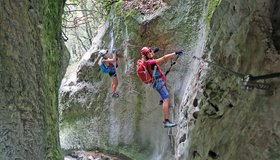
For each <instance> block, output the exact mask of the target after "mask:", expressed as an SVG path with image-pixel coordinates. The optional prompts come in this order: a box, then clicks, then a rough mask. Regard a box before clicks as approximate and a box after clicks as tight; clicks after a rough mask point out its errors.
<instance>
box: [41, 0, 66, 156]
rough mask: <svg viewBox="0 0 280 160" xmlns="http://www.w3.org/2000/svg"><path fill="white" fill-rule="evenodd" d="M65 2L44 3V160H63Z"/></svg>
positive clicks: (59, 0) (42, 38) (45, 0)
mask: <svg viewBox="0 0 280 160" xmlns="http://www.w3.org/2000/svg"><path fill="white" fill-rule="evenodd" d="M63 5H64V1H63V0H57V1H48V0H44V1H43V7H44V8H43V20H42V22H43V28H42V37H41V40H42V44H43V52H44V55H43V66H44V76H45V77H44V80H45V82H44V83H45V88H43V90H44V93H45V97H46V101H45V104H44V105H45V106H46V108H45V121H46V139H47V147H46V148H47V155H46V157H44V159H51V160H56V159H62V155H61V153H60V149H59V148H60V147H59V146H60V145H59V140H58V130H59V129H58V88H59V86H58V85H59V81H60V80H59V77H60V76H59V74H60V72H59V69H60V65H61V61H62V58H61V57H62V54H61V48H62V47H61V44H60V42H61V36H60V30H61V15H62V12H63Z"/></svg>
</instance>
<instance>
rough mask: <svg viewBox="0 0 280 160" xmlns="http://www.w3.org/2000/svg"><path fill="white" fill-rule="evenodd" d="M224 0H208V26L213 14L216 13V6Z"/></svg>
mask: <svg viewBox="0 0 280 160" xmlns="http://www.w3.org/2000/svg"><path fill="white" fill-rule="evenodd" d="M221 1H222V0H209V1H208V12H207V15H206V24H207V26H210V21H211V18H212V15H213V13H214V11H215V10H216V8H217V7H218V6H219V5H220V3H221Z"/></svg>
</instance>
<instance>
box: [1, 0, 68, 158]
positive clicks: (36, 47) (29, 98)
mask: <svg viewBox="0 0 280 160" xmlns="http://www.w3.org/2000/svg"><path fill="white" fill-rule="evenodd" d="M63 4H64V1H63V0H57V1H52V2H51V1H47V0H44V1H40V2H39V1H31V0H29V1H25V0H24V1H20V0H16V1H10V0H1V1H0V41H1V43H0V81H1V83H0V88H1V89H0V121H1V125H0V159H1V160H14V159H24V160H27V159H28V160H39V159H53V160H55V159H62V156H61V154H60V145H59V139H58V112H57V110H58V109H57V106H58V86H59V85H60V81H61V78H62V76H63V75H64V71H63V70H65V67H66V66H67V54H68V53H67V52H66V51H65V49H64V50H63V47H64V46H63V43H62V42H61V33H60V31H61V29H60V28H61V25H60V24H61V14H62V9H63ZM64 48H65V47H64ZM68 59H69V58H68Z"/></svg>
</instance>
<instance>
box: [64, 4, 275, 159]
mask: <svg viewBox="0 0 280 160" xmlns="http://www.w3.org/2000/svg"><path fill="white" fill-rule="evenodd" d="M122 6H123V5H122V3H117V4H115V5H114V7H113V9H112V12H111V15H110V18H109V19H108V21H107V22H106V23H105V24H104V26H103V27H102V30H100V31H99V32H98V34H97V36H96V37H95V40H94V41H93V43H92V47H91V49H90V50H89V51H88V52H87V53H86V54H85V55H84V57H83V58H82V60H81V61H80V62H79V63H78V64H76V66H71V68H69V72H68V73H67V74H66V76H65V77H64V81H63V83H62V86H61V90H60V91H61V94H60V95H61V98H60V102H61V105H60V117H61V119H60V124H61V125H60V138H61V145H62V148H63V149H66V150H68V149H88V150H90V149H94V148H102V149H105V150H113V151H116V152H120V153H123V154H125V155H127V156H129V157H130V158H132V159H139V160H142V159H153V160H154V159H161V160H162V159H166V160H169V159H172V158H173V159H180V160H181V159H195V160H200V159H201V160H205V159H221V160H237V159H241V160H245V159H254V160H255V159H259V160H264V159H272V160H274V159H279V157H280V155H279V141H280V140H279V134H280V131H279V117H278V116H277V115H278V113H279V100H280V98H279V93H278V88H277V86H278V85H279V78H272V79H267V80H265V81H263V80H261V81H257V82H259V83H265V84H269V85H271V86H270V87H271V88H270V90H263V89H256V88H254V89H251V88H252V86H251V87H249V88H248V87H246V86H242V84H244V83H245V82H246V81H245V82H243V83H240V82H241V80H242V78H243V77H244V76H245V75H248V74H251V75H252V76H258V75H265V74H270V73H277V72H278V73H279V70H280V69H279V68H280V65H279V57H280V56H279V46H280V44H279V41H278V38H279V2H277V1H275V0H270V1H264V0H257V1H256V0H254V1H253V0H249V1H243V0H234V1H229V0H211V1H206V0H205V1H204V0H201V1H189V0H173V1H168V2H166V3H165V4H164V5H162V6H161V7H160V8H158V9H156V10H155V11H154V12H153V13H149V14H148V13H145V12H139V11H129V10H125V11H124V12H122V11H123V8H122ZM212 13H213V14H212ZM143 46H151V47H159V48H161V50H160V52H159V55H158V56H161V55H163V54H166V53H169V52H172V51H174V50H175V49H184V51H185V54H184V55H183V56H182V57H180V58H179V60H178V62H177V63H176V65H175V66H174V67H173V68H172V71H171V72H170V74H169V75H168V77H167V80H168V84H170V86H171V89H170V90H171V93H172V95H173V96H172V97H173V101H174V104H175V106H174V108H171V109H170V117H171V118H172V119H173V120H174V121H176V122H177V123H178V127H176V128H174V129H172V130H168V129H163V128H162V126H161V121H162V114H161V107H160V106H159V105H158V101H159V96H158V95H157V93H156V92H155V91H154V90H152V89H151V88H150V87H149V86H147V85H144V84H143V83H142V82H141V81H139V79H138V78H137V76H136V73H135V63H136V60H137V59H138V58H140V55H139V52H140V49H141V47H143ZM112 47H115V48H118V49H119V52H120V53H121V54H122V55H123V58H120V59H119V68H118V77H119V82H120V83H119V88H118V90H119V91H120V94H121V97H120V98H119V99H112V98H111V97H110V93H109V92H110V79H109V77H108V76H107V75H104V74H102V73H100V71H99V69H98V66H97V64H96V62H97V60H98V59H97V54H95V53H96V52H97V51H98V49H100V48H112ZM193 56H196V57H199V58H202V59H200V60H197V59H193ZM169 66H170V62H169V63H167V64H165V65H163V70H166V69H167V68H168V67H169ZM247 84H248V83H247ZM242 87H243V88H242ZM244 88H245V89H244ZM246 88H247V89H246Z"/></svg>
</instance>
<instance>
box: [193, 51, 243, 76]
mask: <svg viewBox="0 0 280 160" xmlns="http://www.w3.org/2000/svg"><path fill="white" fill-rule="evenodd" d="M193 58H194V59H197V60H202V61H204V62H206V63H208V64H210V65H213V66H215V67H217V68H219V69H221V70H223V71H226V72H228V73H230V74H233V75H235V76H237V77H239V78H243V77H244V76H245V75H244V74H241V73H238V72H235V71H233V70H230V69H228V68H225V67H223V66H221V65H219V64H216V63H213V62H210V61H207V60H204V59H202V58H198V57H196V56H193Z"/></svg>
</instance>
